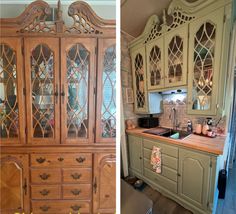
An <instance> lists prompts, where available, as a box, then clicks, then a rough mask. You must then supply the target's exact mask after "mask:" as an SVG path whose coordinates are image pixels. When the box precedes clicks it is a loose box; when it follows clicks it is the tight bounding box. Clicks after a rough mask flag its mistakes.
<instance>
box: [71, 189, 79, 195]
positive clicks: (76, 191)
mask: <svg viewBox="0 0 236 214" xmlns="http://www.w3.org/2000/svg"><path fill="white" fill-rule="evenodd" d="M71 193H72V194H73V195H79V194H80V193H81V190H78V189H73V190H71Z"/></svg>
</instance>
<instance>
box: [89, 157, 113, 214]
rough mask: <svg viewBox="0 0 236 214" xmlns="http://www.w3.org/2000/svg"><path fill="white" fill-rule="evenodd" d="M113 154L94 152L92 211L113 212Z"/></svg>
mask: <svg viewBox="0 0 236 214" xmlns="http://www.w3.org/2000/svg"><path fill="white" fill-rule="evenodd" d="M115 208H116V157H115V154H105V153H102V154H95V157H94V178H93V213H96V214H97V213H115Z"/></svg>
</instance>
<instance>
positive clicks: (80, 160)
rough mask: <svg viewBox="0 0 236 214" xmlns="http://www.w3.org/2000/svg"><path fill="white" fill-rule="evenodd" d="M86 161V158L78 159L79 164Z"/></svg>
mask: <svg viewBox="0 0 236 214" xmlns="http://www.w3.org/2000/svg"><path fill="white" fill-rule="evenodd" d="M85 160H86V158H83V157H79V158H76V161H77V162H79V163H83V162H84V161H85Z"/></svg>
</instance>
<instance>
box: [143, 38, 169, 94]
mask: <svg viewBox="0 0 236 214" xmlns="http://www.w3.org/2000/svg"><path fill="white" fill-rule="evenodd" d="M146 50H147V83H148V90H154V89H159V88H163V87H164V76H165V73H164V51H163V50H164V38H163V37H161V38H159V39H157V40H155V41H153V42H152V43H150V44H147V46H146Z"/></svg>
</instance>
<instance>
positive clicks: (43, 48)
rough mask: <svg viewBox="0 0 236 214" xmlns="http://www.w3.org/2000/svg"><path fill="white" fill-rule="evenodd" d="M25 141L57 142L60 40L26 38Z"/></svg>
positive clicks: (58, 127)
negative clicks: (26, 138) (26, 137)
mask: <svg viewBox="0 0 236 214" xmlns="http://www.w3.org/2000/svg"><path fill="white" fill-rule="evenodd" d="M25 70H26V75H25V77H26V104H27V129H28V132H27V134H28V143H40V144H51V143H59V140H60V138H59V137H60V130H59V129H60V121H59V85H58V84H59V40H58V39H56V38H26V39H25Z"/></svg>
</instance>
